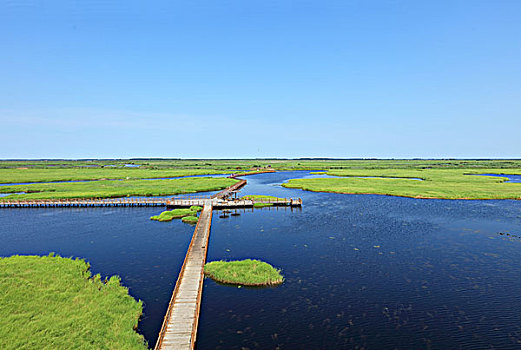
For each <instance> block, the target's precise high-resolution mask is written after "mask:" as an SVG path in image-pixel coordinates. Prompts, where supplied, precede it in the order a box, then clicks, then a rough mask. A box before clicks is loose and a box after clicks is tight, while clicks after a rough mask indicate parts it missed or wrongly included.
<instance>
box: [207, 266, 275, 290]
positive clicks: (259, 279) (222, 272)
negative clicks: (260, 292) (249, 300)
mask: <svg viewBox="0 0 521 350" xmlns="http://www.w3.org/2000/svg"><path fill="white" fill-rule="evenodd" d="M204 274H205V275H206V276H208V277H210V278H212V279H213V280H215V281H217V282H219V283H225V284H237V285H242V286H272V285H277V284H281V283H282V282H283V281H284V277H283V276H282V274H281V273H280V270H278V269H276V268H274V267H273V266H271V265H270V264H268V263H266V262H263V261H260V260H251V259H246V260H239V261H212V262H209V263H207V264H206V265H204Z"/></svg>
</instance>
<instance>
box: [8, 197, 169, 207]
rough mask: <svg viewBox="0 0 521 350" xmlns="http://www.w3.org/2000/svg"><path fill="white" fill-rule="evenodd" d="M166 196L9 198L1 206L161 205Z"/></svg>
mask: <svg viewBox="0 0 521 350" xmlns="http://www.w3.org/2000/svg"><path fill="white" fill-rule="evenodd" d="M166 201H167V200H166V199H165V198H160V199H159V198H153V199H152V198H132V199H130V198H106V199H38V200H16V201H15V200H7V201H1V202H0V208H56V207H159V206H165V205H166Z"/></svg>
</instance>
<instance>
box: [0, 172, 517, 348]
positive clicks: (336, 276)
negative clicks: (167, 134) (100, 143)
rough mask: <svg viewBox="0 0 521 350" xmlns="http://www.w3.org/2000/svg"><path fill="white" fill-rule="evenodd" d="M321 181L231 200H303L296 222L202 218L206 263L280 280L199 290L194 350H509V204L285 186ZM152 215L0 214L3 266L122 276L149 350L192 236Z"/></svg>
mask: <svg viewBox="0 0 521 350" xmlns="http://www.w3.org/2000/svg"><path fill="white" fill-rule="evenodd" d="M315 169H324V167H316V168H315ZM494 169H500V168H497V167H495V168H494ZM363 170H364V172H365V174H367V169H363ZM351 171H352V170H351ZM391 172H392V173H393V174H394V175H402V176H403V175H404V174H403V173H401V174H400V173H397V172H396V171H395V170H393V171H391ZM503 172H505V173H515V172H516V169H507V170H504V171H503ZM517 172H519V171H518V170H517ZM476 173H479V174H486V173H487V172H484V171H482V170H481V169H476ZM352 174H358V175H360V172H359V171H358V170H355V171H353V172H352ZM382 174H383V173H382V172H381V171H380V175H382ZM384 175H385V174H384ZM320 176H321V175H313V174H310V171H288V172H277V173H268V174H259V175H253V176H250V177H248V185H247V186H246V187H245V188H244V189H243V190H242V191H241V195H244V196H247V195H259V194H263V195H267V196H274V197H280V198H287V197H301V198H302V199H303V203H304V205H303V208H302V209H294V210H291V209H289V208H279V207H269V208H262V209H255V210H241V211H239V212H240V214H241V215H239V216H226V217H223V218H220V217H219V216H218V215H214V216H213V224H212V232H211V234H210V243H209V250H208V259H207V260H208V261H212V260H223V259H224V260H242V259H247V258H251V257H256V258H259V259H262V260H264V261H266V262H268V263H270V264H272V265H273V266H276V267H277V268H280V269H281V270H282V273H283V275H284V278H285V281H284V283H283V284H282V285H280V286H278V287H276V288H267V289H258V288H246V287H243V288H237V287H232V286H224V285H220V284H218V283H216V282H214V281H213V280H211V279H206V280H205V282H204V291H203V302H202V309H201V315H200V321H199V322H200V323H199V330H198V336H197V347H198V348H200V349H207V348H212V349H219V348H220V349H241V348H244V347H247V348H250V349H255V348H259V349H262V348H275V347H279V348H281V349H323V348H338V349H348V348H356V347H359V348H360V347H365V348H367V349H380V348H399V349H402V348H431V349H447V348H476V349H481V348H492V347H493V348H498V349H511V348H513V347H515V346H517V344H518V343H519V342H520V341H521V326H519V325H520V324H521V302H520V301H519V298H518V295H520V293H521V285H520V284H519V282H518V276H519V273H521V269H520V268H519V267H518V264H517V262H518V261H519V259H521V240H519V238H518V237H519V236H521V202H520V201H515V200H487V201H481V200H475V201H467V200H443V199H415V198H404V197H397V196H383V195H350V194H337V193H321V192H311V191H303V190H300V189H293V188H286V187H283V186H282V185H283V184H286V183H287V182H288V181H290V180H291V179H302V180H313V178H316V177H318V178H319V179H320ZM465 178H477V179H478V180H479V181H481V180H480V179H481V178H482V177H481V176H475V177H474V176H465ZM483 178H484V179H485V180H486V181H490V179H487V176H484V177H483ZM489 178H490V176H489ZM324 179H327V176H326V177H324ZM334 179H336V178H334ZM320 180H322V179H320ZM359 180H364V179H359ZM378 180H380V179H378ZM495 180H496V181H498V182H497V183H498V184H504V182H505V179H495ZM384 181H394V179H393V180H389V179H385V180H384ZM404 181H411V182H414V183H420V182H421V181H415V180H404ZM510 185H511V186H519V184H516V183H512V184H510ZM160 212H161V209H160V208H78V209H66V208H61V209H9V210H2V211H0V222H1V223H2V226H3V227H4V228H5V229H4V230H3V231H2V233H1V239H2V242H3V244H2V247H0V255H1V256H9V255H13V254H38V255H47V254H48V253H49V252H51V251H54V252H56V253H58V254H60V255H62V256H74V257H82V258H85V259H86V260H87V261H89V262H90V263H91V265H92V273H93V274H97V273H100V274H101V275H102V277H103V276H112V275H120V276H121V279H122V284H123V285H124V286H127V287H129V293H130V295H131V296H133V297H134V298H136V299H140V300H142V301H143V306H144V314H143V317H142V319H141V321H140V322H139V325H138V331H139V333H141V334H143V335H144V337H145V339H146V340H147V341H148V343H149V345H150V346H153V345H154V344H155V341H156V339H157V334H158V332H159V329H160V326H161V322H162V319H163V316H164V312H165V310H166V307H167V305H168V301H169V299H170V296H171V291H172V288H173V285H174V284H175V280H176V276H177V273H178V271H179V269H180V267H181V264H182V261H183V259H184V254H185V252H186V248H187V246H188V243H189V241H190V239H191V236H192V233H193V228H192V227H191V226H189V225H185V224H183V223H182V222H180V221H176V220H174V221H172V222H166V223H160V222H156V221H151V220H149V218H150V217H151V216H153V215H158V214H159V213H160ZM404 344H406V345H407V346H404Z"/></svg>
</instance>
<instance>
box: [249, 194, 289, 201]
mask: <svg viewBox="0 0 521 350" xmlns="http://www.w3.org/2000/svg"><path fill="white" fill-rule="evenodd" d="M242 199H248V200H252V201H255V200H257V201H267V200H283V198H279V197H275V196H265V195H260V194H249V195H247V196H244V197H242Z"/></svg>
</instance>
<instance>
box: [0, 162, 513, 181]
mask: <svg viewBox="0 0 521 350" xmlns="http://www.w3.org/2000/svg"><path fill="white" fill-rule="evenodd" d="M125 164H132V165H135V166H139V168H126V167H124V166H125ZM268 166H269V167H270V168H271V169H274V170H322V169H323V170H337V169H354V170H355V169H427V168H430V169H461V168H466V169H477V168H483V169H485V168H502V169H512V168H514V169H516V168H517V169H521V160H511V159H500V160H491V159H483V160H473V159H465V160H461V159H347V160H344V159H127V160H124V159H120V160H78V161H70V160H50V161H41V160H40V161H18V160H17V161H0V170H2V169H7V170H19V172H17V173H15V176H14V179H15V180H16V179H17V178H19V179H22V177H21V176H27V175H28V174H30V172H31V171H33V170H38V169H40V170H42V169H44V170H51V171H56V170H59V169H68V170H73V171H71V172H69V173H63V174H65V175H67V176H76V175H75V174H76V171H78V170H79V171H86V173H85V174H87V176H88V177H86V178H91V177H92V174H96V172H100V171H101V173H100V174H99V175H96V176H102V177H101V178H115V177H109V176H105V174H108V172H111V171H115V172H120V171H121V172H122V174H121V177H119V178H125V177H126V176H127V175H126V174H131V175H130V176H131V177H133V176H143V175H138V174H140V173H142V172H143V173H144V174H145V177H148V178H150V177H164V176H157V175H158V174H180V173H175V172H174V173H171V171H179V172H188V173H193V172H194V171H196V172H198V171H201V172H202V174H204V172H205V171H211V172H212V173H214V172H220V173H223V174H231V173H240V172H248V171H249V170H253V169H258V168H263V169H267V168H268ZM102 167H103V168H102ZM17 168H27V169H17ZM105 171H107V172H105ZM150 171H166V173H160V172H157V173H156V174H155V175H154V176H148V175H147V174H148V172H150ZM188 173H186V174H188ZM4 174H9V173H8V172H7V173H2V171H0V182H1V181H2V179H3V178H4V177H5V176H6V175H4ZM23 174H26V175H23ZM35 174H36V173H35ZM47 174H51V173H47V172H45V173H42V175H41V176H43V177H46V176H48V175H47ZM132 174H134V175H132ZM36 175H38V174H36ZM54 175H55V176H56V175H59V176H62V174H59V173H57V174H54ZM167 176H168V175H167ZM172 176H179V175H172ZM86 178H85V179H86ZM98 178H99V177H98ZM69 179H71V178H69ZM76 179H77V178H76ZM55 180H58V179H57V178H56V179H55ZM63 180H67V178H63ZM41 181H49V178H47V179H46V180H43V179H42V180H41ZM19 182H21V181H19ZM24 182H30V181H24Z"/></svg>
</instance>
